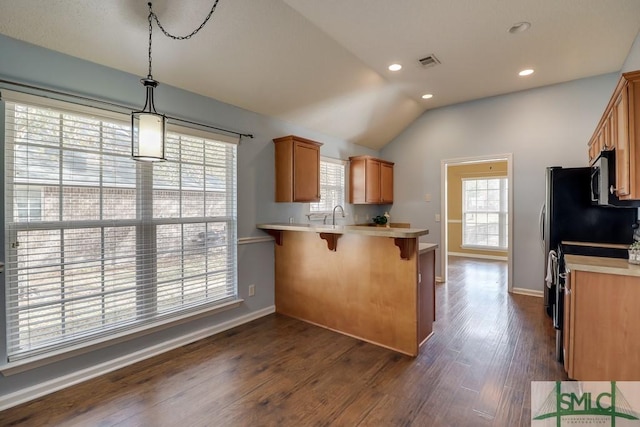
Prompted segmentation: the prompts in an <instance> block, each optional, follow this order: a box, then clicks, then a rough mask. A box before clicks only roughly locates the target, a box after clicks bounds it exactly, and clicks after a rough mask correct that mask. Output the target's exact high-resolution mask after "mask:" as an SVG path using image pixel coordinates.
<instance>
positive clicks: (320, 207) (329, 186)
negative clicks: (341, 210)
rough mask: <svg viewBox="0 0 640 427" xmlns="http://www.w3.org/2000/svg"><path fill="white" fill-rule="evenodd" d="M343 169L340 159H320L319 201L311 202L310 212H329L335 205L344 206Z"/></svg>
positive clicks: (343, 165)
mask: <svg viewBox="0 0 640 427" xmlns="http://www.w3.org/2000/svg"><path fill="white" fill-rule="evenodd" d="M344 169H345V162H343V161H342V160H336V159H331V158H328V157H322V158H321V159H320V201H319V202H318V203H311V204H310V206H309V211H310V212H311V213H327V212H331V211H332V210H333V208H334V207H335V206H336V205H341V206H343V207H344V194H345V191H344Z"/></svg>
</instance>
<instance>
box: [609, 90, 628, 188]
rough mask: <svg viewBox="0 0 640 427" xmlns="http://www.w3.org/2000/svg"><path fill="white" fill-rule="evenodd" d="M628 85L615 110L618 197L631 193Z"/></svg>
mask: <svg viewBox="0 0 640 427" xmlns="http://www.w3.org/2000/svg"><path fill="white" fill-rule="evenodd" d="M627 89H628V88H627V87H624V88H623V89H622V92H621V93H620V95H619V96H618V98H617V99H616V101H615V103H614V106H613V111H614V115H613V116H614V118H615V130H614V134H615V140H616V143H615V148H616V192H617V195H618V197H624V196H629V195H630V194H631V193H630V190H631V189H630V176H629V173H630V162H631V155H630V151H629V148H630V147H629V116H628V111H629V106H628V95H627Z"/></svg>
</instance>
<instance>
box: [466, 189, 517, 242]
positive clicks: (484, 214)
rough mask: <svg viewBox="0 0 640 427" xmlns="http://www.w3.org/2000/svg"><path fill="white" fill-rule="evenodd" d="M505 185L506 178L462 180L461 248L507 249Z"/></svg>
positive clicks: (506, 191) (506, 197) (506, 194)
mask: <svg viewBox="0 0 640 427" xmlns="http://www.w3.org/2000/svg"><path fill="white" fill-rule="evenodd" d="M507 183H508V181H507V178H488V179H463V181H462V245H463V246H466V247H472V248H486V249H499V250H506V249H507V246H508V240H509V239H508V235H507V230H508V224H507V221H508V205H509V203H508V194H509V192H508V184H507Z"/></svg>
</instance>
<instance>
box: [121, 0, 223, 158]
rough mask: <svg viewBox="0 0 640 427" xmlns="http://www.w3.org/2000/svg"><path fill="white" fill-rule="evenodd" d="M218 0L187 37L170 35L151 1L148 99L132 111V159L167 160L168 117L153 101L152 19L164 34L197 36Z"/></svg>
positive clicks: (154, 84)
mask: <svg viewBox="0 0 640 427" xmlns="http://www.w3.org/2000/svg"><path fill="white" fill-rule="evenodd" d="M218 1H219V0H215V2H214V3H213V6H212V7H211V11H210V12H209V14H208V15H207V17H206V18H205V20H204V22H202V24H200V26H199V27H198V28H196V29H195V30H194V31H193V32H191V33H190V34H188V35H186V36H174V35H172V34H169V33H168V32H167V31H166V30H165V29H164V27H163V26H162V25H161V24H160V21H159V20H158V16H157V15H156V14H155V13H154V12H153V8H152V4H151V2H149V3H147V4H148V6H149V16H148V17H147V19H148V21H149V72H148V73H147V77H145V78H143V79H141V80H140V82H141V83H142V84H143V86H144V87H145V88H146V89H147V99H146V101H145V104H144V107H143V108H142V111H134V112H132V113H131V157H132V158H133V160H138V161H144V162H158V161H164V160H166V157H165V138H166V130H167V117H166V116H165V115H164V114H160V113H158V112H157V111H156V107H155V105H154V102H153V90H154V89H155V88H156V87H158V82H157V81H156V80H154V79H153V75H152V74H151V43H152V41H153V20H154V19H155V21H156V23H157V24H158V28H160V30H162V32H163V33H164V35H165V36H167V37H169V38H172V39H174V40H186V39H189V38H191V37H192V36H194V35H195V34H196V33H198V31H200V30H201V29H202V28H203V27H204V26H205V24H206V23H207V21H209V18H211V15H213V12H214V11H215V9H216V6H217V5H218Z"/></svg>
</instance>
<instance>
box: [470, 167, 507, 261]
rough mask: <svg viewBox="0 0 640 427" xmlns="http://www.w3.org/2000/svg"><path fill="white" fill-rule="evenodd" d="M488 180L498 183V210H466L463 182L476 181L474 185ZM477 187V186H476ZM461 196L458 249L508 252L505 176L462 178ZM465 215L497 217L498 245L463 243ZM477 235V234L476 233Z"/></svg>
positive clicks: (487, 234)
mask: <svg viewBox="0 0 640 427" xmlns="http://www.w3.org/2000/svg"><path fill="white" fill-rule="evenodd" d="M489 180H498V182H499V188H498V191H499V200H498V202H499V206H500V207H499V209H498V210H497V211H492V210H488V208H487V210H467V204H466V200H467V195H466V192H465V182H469V181H476V183H477V182H478V181H489ZM476 185H477V184H476ZM461 190H462V191H461V195H462V206H461V208H462V209H461V211H462V215H461V216H462V220H461V223H462V224H461V225H462V228H461V242H460V243H461V244H460V247H461V248H463V249H471V250H483V251H496V252H504V251H508V250H509V224H508V222H509V179H508V177H507V176H503V175H499V176H488V177H468V178H462V185H461ZM488 190H489V188H488V182H487V191H488ZM467 214H476V215H478V214H487V215H488V214H494V215H498V223H497V224H498V245H497V246H494V245H488V244H487V245H482V244H470V243H465V238H466V237H467V233H466V231H465V230H466V224H467V223H466V215H467ZM490 224H493V223H489V222H487V227H488V226H489V225H490ZM476 234H477V233H476ZM484 234H486V236H487V237H488V236H489V235H493V233H491V234H489V233H488V232H487V233H484Z"/></svg>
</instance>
